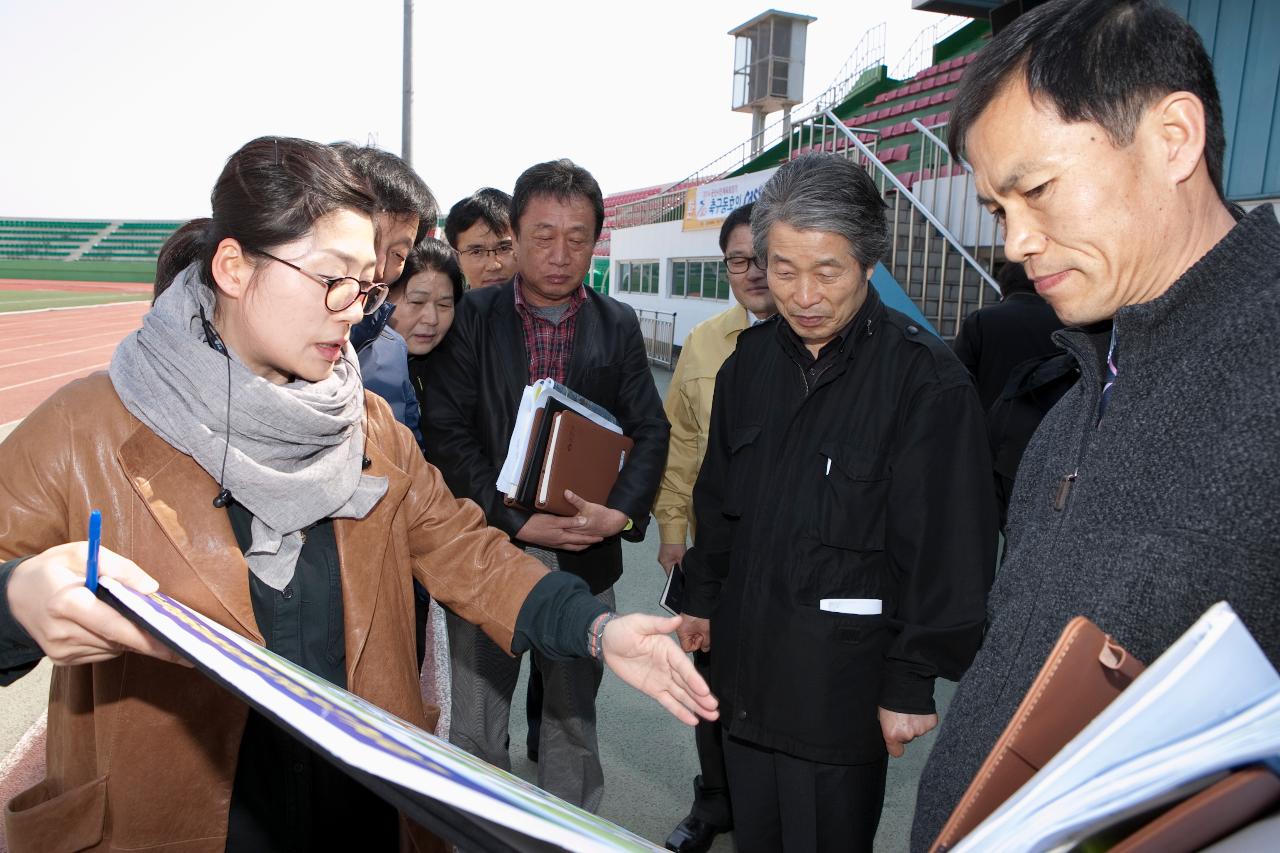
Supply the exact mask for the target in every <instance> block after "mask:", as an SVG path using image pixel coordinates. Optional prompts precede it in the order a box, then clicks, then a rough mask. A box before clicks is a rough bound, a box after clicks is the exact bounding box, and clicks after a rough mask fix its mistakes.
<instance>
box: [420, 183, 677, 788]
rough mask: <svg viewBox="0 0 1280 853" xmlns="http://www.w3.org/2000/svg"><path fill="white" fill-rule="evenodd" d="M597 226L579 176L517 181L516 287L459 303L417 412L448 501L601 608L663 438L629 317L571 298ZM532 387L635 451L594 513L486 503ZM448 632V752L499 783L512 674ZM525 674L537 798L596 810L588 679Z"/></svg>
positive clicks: (595, 668) (591, 196)
mask: <svg viewBox="0 0 1280 853" xmlns="http://www.w3.org/2000/svg"><path fill="white" fill-rule="evenodd" d="M603 221H604V202H603V198H602V196H601V194H600V187H599V185H598V184H597V183H596V181H595V179H594V178H592V177H591V175H590V173H588V172H587V171H586V170H585V169H582V168H581V167H579V166H576V165H574V164H573V163H571V162H569V161H568V160H559V161H555V162H550V163H541V164H539V165H537V166H533V167H532V168H530V169H528V170H527V171H526V172H525V173H524V174H523V175H521V176H520V178H519V180H517V181H516V187H515V195H514V197H513V199H512V208H511V224H512V227H513V229H514V236H515V241H516V252H517V256H518V258H519V260H518V265H517V269H518V271H517V274H516V277H515V278H514V279H513V280H512V281H509V282H507V283H506V284H503V285H499V286H494V287H487V288H483V289H480V290H473V291H471V292H469V293H468V294H467V295H466V296H465V297H464V298H463V300H462V302H461V303H459V305H458V309H457V314H456V317H455V319H454V325H453V330H452V331H451V332H450V333H449V336H448V337H447V338H445V340H444V343H443V344H441V346H440V348H439V349H438V350H437V351H436V353H435V355H433V356H432V358H431V360H430V364H429V365H428V367H427V374H426V384H427V385H428V386H429V387H430V389H431V406H430V407H429V410H430V411H429V412H426V413H424V424H425V428H424V430H423V431H424V433H425V434H426V446H427V458H428V459H429V460H430V461H431V462H432V463H433V464H434V465H436V466H437V467H438V468H439V469H440V471H441V473H442V474H444V478H445V481H446V482H447V483H448V485H449V488H450V489H452V490H453V493H454V494H455V495H458V496H459V497H467V498H471V499H472V500H474V501H475V502H476V503H478V504H479V505H480V507H481V508H482V509H483V510H484V511H485V515H486V516H487V518H488V520H489V524H491V525H493V526H494V527H498V528H501V529H502V530H505V531H506V532H507V533H508V534H509V535H510V536H511V537H512V539H513V540H515V542H516V543H517V544H520V545H524V546H526V548H527V549H528V551H529V552H530V553H531V554H533V555H534V556H536V557H538V558H539V559H541V560H542V561H543V562H544V563H546V564H547V565H548V566H549V567H550V568H553V569H554V568H559V569H561V570H563V571H567V572H572V573H574V574H576V575H579V576H580V577H582V578H583V579H585V580H586V582H587V584H588V585H589V586H590V587H591V591H592V592H593V593H595V594H596V595H597V596H599V597H600V599H601V600H602V601H604V602H605V603H606V604H608V605H609V606H611V607H612V605H613V584H614V582H615V581H616V580H617V579H618V577H619V576H620V575H621V574H622V545H621V542H620V537H621V538H626V539H629V540H632V541H639V540H640V539H643V538H644V531H645V527H646V525H647V522H648V516H649V510H650V508H651V507H652V505H653V498H654V494H655V493H656V492H657V489H658V483H659V481H660V479H661V477H662V469H663V465H664V464H665V462H666V458H667V436H668V433H669V432H670V426H669V424H668V423H667V419H666V416H665V415H664V414H663V411H662V400H661V398H660V397H659V396H658V390H657V388H656V387H655V386H654V383H653V377H652V375H651V374H650V373H649V360H648V356H647V355H646V353H645V348H644V340H643V339H642V338H641V335H640V326H639V323H638V322H637V321H636V316H635V312H634V311H632V309H631V308H630V307H628V306H626V305H624V304H622V303H620V302H617V301H615V300H613V299H610V298H609V297H607V296H601V295H599V294H597V293H595V292H594V291H591V290H588V289H586V288H585V287H583V285H582V282H583V279H584V278H585V277H586V273H587V269H588V267H589V265H590V263H591V254H592V250H593V248H594V247H595V243H596V239H597V238H598V237H599V235H600V228H601V225H602V224H603ZM544 377H551V378H552V379H555V380H556V381H558V382H561V383H563V384H565V385H568V386H569V387H570V388H571V389H573V390H574V391H576V392H578V393H579V394H581V395H583V396H584V397H587V398H588V399H590V400H592V401H593V402H595V403H597V404H599V405H601V406H603V407H605V408H606V409H608V410H609V411H610V412H612V413H613V414H614V415H615V416H616V417H617V419H618V422H619V423H620V424H621V426H622V429H623V432H624V433H625V434H626V435H628V436H629V437H630V438H631V439H632V440H633V441H634V442H635V447H634V449H633V450H632V453H631V455H630V456H629V457H628V459H627V463H626V467H624V468H623V469H622V471H621V473H620V474H619V475H618V481H617V484H616V485H615V486H614V488H613V491H612V492H611V493H610V494H609V498H608V500H607V501H606V502H605V504H604V505H600V504H593V503H589V502H587V501H584V500H582V499H580V498H577V497H576V496H574V497H571V498H570V500H571V501H572V502H573V503H574V504H575V505H576V506H577V507H578V514H577V515H576V516H569V517H560V516H556V515H550V514H547V513H530V512H527V511H525V510H522V509H518V508H516V507H511V506H507V505H505V504H504V502H503V496H502V495H501V494H500V493H499V492H498V490H497V487H496V482H497V478H498V471H499V470H500V469H501V467H502V464H503V462H504V461H505V459H506V455H507V446H508V442H509V440H510V438H511V431H512V427H513V426H514V424H515V415H516V410H517V408H518V406H519V403H520V397H521V394H522V392H523V390H524V388H525V386H527V385H528V384H529V383H530V382H533V381H536V380H538V379H542V378H544ZM476 581H477V583H480V584H483V583H484V578H480V577H478V578H477V579H476ZM448 624H449V643H450V653H451V658H452V664H453V703H452V711H453V718H452V721H451V728H450V733H449V736H450V740H451V741H452V742H453V743H455V744H458V745H459V746H461V747H463V748H464V749H466V750H468V751H469V752H471V753H473V754H475V755H477V756H479V757H481V758H483V759H485V760H486V761H488V762H490V763H491V764H494V765H497V766H498V767H502V768H504V769H509V768H510V766H511V761H510V757H509V755H508V741H507V725H508V720H509V717H510V709H511V695H512V691H513V690H514V688H515V683H516V677H517V675H518V673H519V667H520V662H519V660H516V659H512V658H509V657H508V656H507V655H505V654H503V652H502V651H501V650H500V649H498V647H497V646H495V645H494V644H493V643H492V641H490V640H489V639H488V638H487V637H486V636H484V635H483V634H482V633H480V632H478V631H476V630H475V629H474V628H472V626H471V625H470V624H469V623H466V622H464V621H462V620H460V619H456V618H452V617H451V618H450V619H449V623H448ZM535 654H537V653H536V652H535ZM538 668H539V669H540V670H541V672H542V677H543V684H544V700H543V720H542V748H541V750H540V752H541V755H540V759H539V762H538V784H539V786H541V787H542V788H544V789H546V790H548V791H550V792H552V793H553V794H556V795H557V796H559V797H562V798H563V799H565V800H568V801H569V802H571V803H574V804H575V805H579V806H582V807H584V808H586V809H588V810H594V809H596V808H597V807H598V806H599V805H600V798H601V796H602V795H603V793H604V776H603V771H602V770H601V768H600V758H599V749H598V746H597V743H596V731H595V696H596V691H597V690H598V689H599V687H600V676H601V673H602V670H601V668H600V666H599V665H597V664H596V663H594V662H592V661H581V660H575V661H557V660H552V659H550V658H547V657H545V656H541V657H539V659H538Z"/></svg>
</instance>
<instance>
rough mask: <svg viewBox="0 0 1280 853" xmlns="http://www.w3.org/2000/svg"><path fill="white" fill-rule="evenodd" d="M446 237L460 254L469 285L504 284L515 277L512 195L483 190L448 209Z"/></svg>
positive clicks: (490, 189) (487, 285)
mask: <svg viewBox="0 0 1280 853" xmlns="http://www.w3.org/2000/svg"><path fill="white" fill-rule="evenodd" d="M444 236H445V239H446V240H448V241H449V245H450V246H452V247H453V250H454V251H455V252H457V253H458V263H459V265H460V266H461V267H462V274H463V275H464V276H466V279H467V284H468V286H470V287H489V286H490V285H495V284H502V283H503V282H505V281H509V280H510V279H511V277H512V276H513V275H515V273H516V257H515V241H514V240H512V238H511V196H509V195H507V194H506V193H504V192H503V191H502V190H496V189H494V188H493V187H481V188H480V189H478V190H476V191H475V192H474V193H472V194H471V195H470V196H468V197H467V198H464V199H463V200H462V201H460V202H458V203H457V204H455V205H454V206H453V207H451V208H449V216H448V217H447V218H446V219H445V221H444Z"/></svg>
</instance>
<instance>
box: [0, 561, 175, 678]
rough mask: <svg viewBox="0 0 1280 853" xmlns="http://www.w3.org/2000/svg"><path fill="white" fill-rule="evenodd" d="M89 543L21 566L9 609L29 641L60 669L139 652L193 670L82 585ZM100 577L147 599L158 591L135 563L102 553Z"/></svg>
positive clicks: (11, 582)
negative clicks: (115, 581)
mask: <svg viewBox="0 0 1280 853" xmlns="http://www.w3.org/2000/svg"><path fill="white" fill-rule="evenodd" d="M88 553H89V547H88V544H87V543H85V542H72V543H69V544H67V545H59V546H57V547H56V548H50V549H49V550H48V551H45V552H44V553H42V554H38V555H36V556H34V557H32V558H31V559H29V560H26V561H24V562H23V563H21V564H20V565H19V566H18V567H17V568H16V569H14V570H13V574H12V575H10V577H9V587H8V594H9V608H10V611H11V612H12V613H13V616H14V618H15V619H17V620H18V624H20V625H21V626H22V627H23V628H24V629H26V632H27V633H28V634H30V635H31V639H33V640H35V641H36V643H37V644H39V646H40V649H41V650H42V651H43V652H44V653H45V655H46V656H48V658H49V659H50V660H52V661H53V662H54V663H56V664H64V665H72V664H80V663H97V662H98V661H104V660H110V659H111V658H113V657H116V656H118V655H119V654H121V653H122V652H138V653H140V654H144V655H150V656H152V657H156V658H161V659H163V660H167V661H171V662H173V663H181V664H183V665H185V666H190V664H188V663H187V662H186V661H185V660H183V659H182V658H180V657H178V656H177V655H176V654H175V653H174V652H171V651H170V650H169V648H168V647H167V646H165V645H164V644H163V643H161V642H160V641H159V640H157V639H156V638H155V637H153V636H151V635H150V634H148V633H147V632H146V631H143V630H142V629H141V628H139V627H138V626H137V625H134V624H133V623H132V622H130V621H129V620H128V619H126V618H125V617H124V616H122V615H120V614H119V613H117V612H116V611H115V610H114V609H113V608H112V607H111V606H110V605H108V604H104V603H103V602H101V601H99V600H98V598H97V596H95V595H94V594H93V593H92V592H90V591H89V590H88V589H87V588H86V587H85V585H84V567H85V558H86V557H87V556H88ZM98 560H99V568H98V572H99V576H100V577H104V578H115V579H116V580H118V581H120V583H122V584H124V585H125V586H128V587H130V588H132V589H134V590H137V591H138V592H140V593H142V594H143V595H148V594H150V593H153V592H155V591H156V589H157V588H158V585H157V584H156V582H155V579H154V578H152V577H151V576H150V575H148V574H147V573H146V572H144V571H143V570H142V569H140V568H138V566H137V564H136V563H134V562H133V561H132V560H130V559H128V558H126V557H121V556H120V555H119V554H116V553H114V552H112V551H109V550H108V549H106V548H102V549H101V550H100V551H99V557H98Z"/></svg>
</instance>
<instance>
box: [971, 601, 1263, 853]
mask: <svg viewBox="0 0 1280 853" xmlns="http://www.w3.org/2000/svg"><path fill="white" fill-rule="evenodd" d="M1277 755H1280V676H1278V675H1277V674H1276V671H1275V669H1274V668H1273V667H1272V666H1271V664H1270V663H1269V662H1268V661H1267V658H1266V655H1264V654H1263V653H1262V650H1261V649H1259V648H1258V644H1257V643H1256V642H1254V640H1253V637H1251V636H1250V635H1249V632H1248V630H1247V629H1246V628H1245V627H1244V625H1243V623H1241V621H1240V619H1239V617H1237V616H1236V613H1235V611H1233V610H1232V609H1231V607H1230V606H1228V605H1227V604H1225V603H1218V604H1215V605H1214V606H1213V607H1212V608H1210V609H1209V611H1208V612H1207V613H1205V615H1204V616H1202V617H1201V618H1200V620H1199V621H1198V622H1196V624H1195V625H1194V626H1192V628H1191V630H1189V631H1188V632H1187V633H1186V634H1184V635H1183V636H1182V637H1181V638H1180V639H1179V640H1178V641H1177V642H1176V643H1174V644H1173V645H1172V646H1171V647H1170V648H1169V650H1168V651H1166V652H1165V653H1164V654H1163V655H1161V656H1160V658H1159V659H1158V660H1157V661H1156V662H1155V663H1154V664H1153V665H1152V666H1151V667H1150V668H1149V669H1147V670H1146V671H1145V672H1143V673H1142V674H1141V675H1140V676H1138V678H1137V679H1136V680H1135V681H1134V682H1133V684H1131V685H1129V687H1128V689H1126V690H1125V691H1124V692H1123V693H1121V694H1120V696H1119V697H1118V698H1117V699H1116V700H1115V701H1114V702H1112V703H1111V705H1110V706H1108V707H1107V709H1106V710H1105V711H1103V712H1102V713H1101V714H1099V715H1098V717H1097V718H1096V719H1095V720H1094V721H1093V722H1092V723H1090V724H1089V725H1088V726H1087V727H1086V728H1085V729H1084V731H1082V732H1081V733H1080V734H1079V735H1077V736H1076V737H1075V738H1074V739H1073V740H1072V741H1071V742H1070V743H1068V744H1067V745H1066V746H1065V747H1063V748H1062V751H1061V752H1059V753H1058V754H1057V755H1056V756H1054V758H1053V760H1052V761H1050V762H1049V763H1048V764H1046V765H1045V766H1044V767H1043V768H1042V769H1041V770H1040V772H1039V773H1037V774H1036V775H1035V776H1033V777H1032V778H1031V780H1030V781H1029V782H1027V784H1026V785H1024V786H1022V788H1021V789H1019V791H1018V792H1017V793H1016V794H1014V795H1013V796H1012V797H1010V798H1009V800H1008V801H1006V802H1005V803H1004V805H1002V806H1001V807H1000V808H999V809H998V810H996V812H995V813H994V814H992V815H991V817H989V818H987V820H985V821H984V822H983V823H981V824H980V825H979V826H978V827H977V828H976V829H974V831H973V832H971V833H969V835H967V836H966V837H965V838H964V839H963V840H962V841H961V842H960V843H959V844H958V845H957V846H956V847H955V848H954V849H955V851H957V853H959V851H978V850H981V851H1002V850H1009V851H1015V850H1016V851H1040V850H1054V849H1057V848H1058V847H1060V846H1063V845H1065V846H1067V847H1068V848H1069V847H1070V846H1071V845H1073V844H1075V843H1078V842H1080V841H1082V840H1084V839H1085V838H1087V837H1089V836H1090V835H1092V834H1093V833H1095V832H1097V831H1098V830H1099V829H1101V828H1103V827H1105V826H1108V825H1110V824H1112V823H1115V822H1117V821H1119V820H1122V819H1124V818H1126V817H1129V816H1132V815H1136V814H1140V813H1142V812H1145V811H1148V810H1149V809H1151V808H1152V807H1154V806H1157V805H1160V804H1161V803H1163V802H1167V801H1171V800H1174V799H1178V798H1180V797H1181V796H1183V795H1185V793H1186V792H1187V791H1188V790H1194V788H1195V787H1199V786H1203V784H1204V783H1205V780H1206V779H1207V778H1208V777H1211V776H1213V774H1215V773H1218V772H1219V771H1223V770H1227V769H1229V768H1233V767H1238V766H1240V765H1244V764H1249V763H1252V762H1256V761H1260V760H1265V759H1268V758H1272V757H1274V756H1277ZM1210 781H1211V780H1210Z"/></svg>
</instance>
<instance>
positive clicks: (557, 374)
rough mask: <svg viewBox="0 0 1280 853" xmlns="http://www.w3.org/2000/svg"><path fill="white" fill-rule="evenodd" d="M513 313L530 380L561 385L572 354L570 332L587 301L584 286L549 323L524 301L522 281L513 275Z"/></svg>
mask: <svg viewBox="0 0 1280 853" xmlns="http://www.w3.org/2000/svg"><path fill="white" fill-rule="evenodd" d="M512 290H513V291H514V292H515V297H516V313H517V314H519V315H520V323H521V325H522V326H523V328H524V346H525V351H526V352H528V353H529V381H530V382H536V381H537V380H539V379H542V378H544V377H548V376H549V377H551V378H552V379H554V380H555V381H557V382H559V383H561V384H563V383H564V381H565V376H566V375H568V372H569V357H570V356H571V355H573V334H574V332H575V331H576V330H577V327H578V309H580V308H581V307H582V304H583V303H584V302H586V301H587V291H586V288H584V287H582V286H581V285H579V286H578V289H577V290H575V291H574V292H573V295H572V296H570V297H569V303H568V305H567V306H566V308H565V310H564V313H563V314H561V315H560V319H559V320H557V321H555V322H552V321H551V320H548V319H546V318H545V317H542V316H539V313H538V309H537V308H536V307H534V306H532V305H530V304H528V302H526V301H525V298H524V283H523V281H521V279H520V276H518V275H517V276H516V284H515V287H514V288H512Z"/></svg>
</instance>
